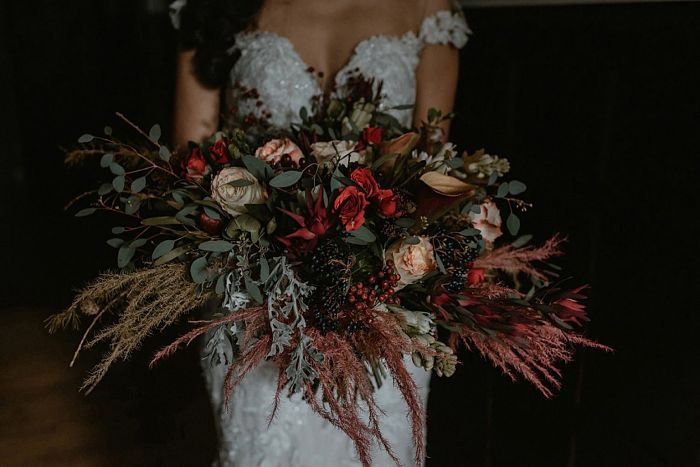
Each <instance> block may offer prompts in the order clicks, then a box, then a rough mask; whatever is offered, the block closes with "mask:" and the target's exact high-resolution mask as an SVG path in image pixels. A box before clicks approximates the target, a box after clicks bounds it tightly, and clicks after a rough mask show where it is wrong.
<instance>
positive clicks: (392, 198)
mask: <svg viewBox="0 0 700 467" xmlns="http://www.w3.org/2000/svg"><path fill="white" fill-rule="evenodd" d="M377 87H378V88H381V86H373V83H371V82H367V81H366V80H364V79H362V78H361V77H358V78H357V79H355V80H352V81H351V82H350V84H349V85H348V86H347V88H346V89H344V92H342V93H338V94H337V95H336V97H334V98H325V99H318V100H317V101H316V102H315V105H314V108H312V109H302V111H301V115H300V123H298V124H295V125H293V126H292V127H291V128H287V129H284V130H280V129H275V128H272V127H271V126H269V125H267V123H266V121H265V118H264V117H263V118H256V117H255V116H253V115H252V114H251V115H248V116H245V118H244V119H243V121H234V120H231V121H230V122H229V124H228V125H227V127H226V128H225V129H224V130H222V131H221V132H219V133H217V134H215V135H213V136H212V137H211V138H210V139H209V140H208V141H206V142H204V143H203V144H191V145H190V147H189V148H186V150H185V151H182V152H180V153H178V154H174V153H172V152H171V150H169V149H168V147H167V146H166V145H165V144H163V143H162V142H161V141H160V138H161V135H160V129H159V127H158V126H154V127H153V128H152V129H151V130H150V132H148V133H146V132H144V131H141V130H140V129H138V128H137V127H136V126H135V125H133V124H131V122H129V121H128V120H126V119H125V118H124V117H122V119H123V121H124V122H126V123H127V124H128V127H130V128H131V130H132V133H133V136H132V137H131V138H130V139H128V140H124V139H119V138H116V137H115V136H113V131H112V129H110V128H106V129H105V134H104V135H103V136H92V135H84V136H82V137H81V138H80V139H79V143H80V146H78V147H77V149H75V150H73V151H71V152H70V153H69V154H68V156H67V160H68V162H69V163H77V162H79V161H82V160H84V159H86V158H90V157H97V158H99V161H100V165H101V166H102V167H103V168H104V169H105V170H106V171H108V172H109V173H110V174H111V180H110V181H108V182H106V183H103V184H102V185H100V186H99V188H98V189H97V190H96V191H94V192H90V193H87V194H84V195H82V196H81V197H79V201H80V202H81V203H83V204H84V203H85V202H86V200H90V201H89V205H85V204H84V205H85V206H86V207H84V208H83V209H81V210H79V211H78V212H77V214H76V215H77V216H87V215H90V214H92V213H94V212H96V211H102V212H106V213H109V214H111V215H113V217H114V219H115V220H117V219H118V220H119V225H118V226H115V227H114V228H113V229H112V233H113V234H114V238H111V239H109V240H108V241H107V243H108V244H109V245H110V246H111V247H113V248H114V249H115V250H116V256H117V265H118V267H119V271H118V272H110V273H106V274H103V275H101V276H99V277H98V278H97V279H96V280H95V281H94V282H93V283H92V284H90V285H88V286H87V287H85V288H84V289H82V290H81V291H80V292H79V293H78V294H77V296H76V298H75V301H74V302H73V304H72V305H71V306H70V307H69V308H68V309H67V310H66V311H64V312H62V313H60V314H58V315H56V316H54V317H52V318H51V321H50V323H49V325H50V327H51V328H52V329H55V328H58V327H65V326H71V325H75V326H77V325H78V321H79V319H80V317H81V316H86V317H88V318H90V319H91V322H90V324H89V325H88V327H87V330H86V332H85V336H84V337H83V340H82V342H81V343H80V346H79V349H78V351H79V350H80V348H83V347H89V346H94V345H96V344H98V343H102V342H104V343H107V344H108V350H107V353H106V355H105V356H104V359H103V360H102V361H101V362H100V363H99V364H98V365H97V366H96V367H95V368H94V370H93V371H92V373H91V374H90V375H89V377H88V378H87V380H86V381H85V386H84V387H85V388H86V389H88V390H92V388H94V386H95V385H96V384H97V383H98V382H99V381H100V380H101V379H102V377H103V376H104V375H105V373H106V372H107V370H108V368H109V367H110V366H111V365H112V363H114V362H115V361H117V360H121V359H125V358H127V357H128V356H129V354H130V353H131V352H132V351H133V350H134V349H136V348H137V347H138V346H139V345H140V344H141V343H142V341H143V340H144V339H145V338H146V337H147V336H149V335H151V334H153V333H154V332H157V331H160V330H162V329H163V328H165V327H167V326H169V325H171V324H174V323H175V322H176V321H178V320H179V319H180V318H181V317H183V316H185V315H188V316H190V321H191V323H192V324H193V328H192V329H191V331H189V332H188V333H187V334H185V335H184V336H182V337H181V338H179V339H178V340H176V341H175V342H173V343H172V344H171V345H169V346H167V347H166V348H164V349H163V350H161V351H160V352H159V353H158V354H157V355H155V356H154V358H153V362H152V363H155V362H157V361H158V360H160V359H162V358H164V357H166V356H169V355H170V354H172V353H173V352H175V351H176V350H177V349H178V348H179V347H181V346H184V345H187V344H189V343H190V342H192V341H193V340H194V339H195V338H196V337H198V336H202V335H204V336H206V338H207V339H208V341H207V344H206V347H207V350H208V353H209V355H210V358H211V360H212V364H225V365H228V374H227V377H226V382H225V388H223V390H225V392H226V394H230V393H231V391H234V390H235V388H236V385H237V384H238V383H239V382H240V381H241V380H242V379H243V378H244V377H245V376H246V374H248V373H249V372H250V371H251V370H253V369H254V368H256V367H257V366H258V365H260V364H261V363H262V362H264V361H270V362H273V363H274V365H276V366H277V367H278V368H279V383H278V400H279V397H280V396H281V395H283V394H286V393H297V392H301V393H303V395H304V396H305V400H306V401H307V402H308V404H310V406H311V407H312V408H313V410H314V411H315V412H317V413H318V414H319V415H320V416H321V417H324V418H326V419H327V420H329V421H330V422H331V423H333V424H334V425H335V426H337V427H338V428H339V429H341V430H343V431H344V432H345V433H347V435H348V436H350V437H351V438H352V440H353V441H354V442H355V444H356V448H357V451H358V454H359V456H360V458H361V460H362V462H363V463H364V464H366V465H368V464H369V462H370V458H369V448H370V445H371V443H372V441H373V440H377V441H378V442H379V443H380V444H382V445H383V446H384V447H385V448H386V449H387V451H389V452H391V447H390V446H389V445H388V443H387V442H386V440H385V439H384V437H383V436H382V433H381V431H380V428H379V426H380V425H379V418H380V410H379V409H378V407H377V406H376V404H375V401H374V395H373V391H374V387H375V385H379V384H381V382H382V380H385V379H387V378H391V379H392V380H393V382H394V384H395V385H396V386H397V387H398V389H399V390H400V391H401V393H402V395H403V397H404V398H405V400H406V402H407V405H408V407H409V410H410V417H411V420H412V424H413V435H414V441H415V445H416V458H417V459H422V458H423V450H424V446H423V435H422V427H423V420H422V417H423V415H422V410H421V408H420V401H419V399H418V397H417V393H416V386H415V383H414V382H413V380H412V378H411V376H410V374H409V371H408V368H407V364H406V362H410V359H412V361H413V364H415V365H417V366H418V367H422V368H425V369H428V370H433V371H434V372H435V373H436V374H438V375H439V376H450V375H452V374H453V373H454V371H455V367H456V365H457V364H458V360H457V356H456V354H455V350H456V349H457V347H458V346H459V345H460V344H463V345H464V346H466V347H467V348H469V349H475V350H477V351H478V352H480V353H481V354H482V355H483V356H484V357H485V358H486V359H488V360H489V361H491V362H492V363H493V364H494V365H496V366H497V367H498V368H500V369H501V370H502V371H503V372H504V373H505V374H506V375H507V376H509V377H510V378H513V379H515V378H516V377H518V376H520V377H522V378H524V379H525V380H527V381H529V382H531V383H532V384H534V385H535V386H536V387H537V389H539V390H540V391H541V392H542V393H543V394H544V395H545V396H550V395H551V394H552V389H554V388H557V387H558V386H559V371H558V369H557V364H558V363H560V362H565V361H568V360H570V359H571V357H572V345H573V344H579V345H583V346H589V347H603V346H600V345H599V344H596V343H595V342H592V341H591V340H589V339H587V338H585V337H583V336H582V335H581V334H580V333H578V332H577V331H576V330H575V329H576V328H578V327H579V326H580V325H581V324H582V323H583V322H585V321H587V317H586V312H585V309H584V305H583V304H582V302H581V300H583V299H584V298H585V297H584V291H585V288H584V287H577V288H574V289H571V290H569V289H564V288H562V287H561V286H560V285H558V284H557V283H556V282H554V280H555V278H556V268H555V267H554V266H553V265H551V264H549V263H548V261H549V260H550V259H551V258H552V257H555V256H557V255H559V254H560V245H561V243H562V238H561V237H559V236H554V237H553V238H551V239H549V240H547V241H546V242H544V243H543V244H539V245H533V244H531V243H530V241H531V237H530V236H529V235H519V230H520V218H519V214H520V213H521V212H523V211H525V210H527V208H528V207H530V205H529V204H527V203H525V202H524V201H522V200H521V199H519V198H518V197H517V196H518V195H520V194H521V193H523V192H524V191H525V189H526V186H525V184H524V183H522V182H520V181H517V180H508V181H507V180H505V179H504V177H505V176H506V174H507V173H508V172H509V169H510V166H509V163H508V161H507V160H506V159H503V158H499V157H498V156H492V155H489V154H488V153H486V152H484V151H483V150H482V151H477V152H475V153H473V154H468V153H467V152H461V153H460V152H458V151H457V148H456V147H455V146H454V145H453V144H451V143H444V142H442V139H443V138H442V136H443V135H442V133H441V131H440V125H441V124H443V123H444V121H445V120H446V119H449V118H450V117H451V116H450V115H441V114H440V112H437V111H431V112H430V115H428V117H427V119H426V121H425V122H424V124H423V125H422V127H421V128H419V129H418V130H415V131H408V130H406V129H404V128H401V127H400V125H399V124H398V123H397V121H396V120H395V119H394V118H392V117H391V116H390V115H389V114H388V113H386V112H384V111H382V106H381V99H380V98H379V97H378V96H379V95H380V91H377V90H376V89H375V88H377ZM373 89H375V90H373ZM239 92H240V93H241V95H242V96H243V98H245V97H246V96H250V95H252V96H253V98H254V90H246V89H239ZM203 307H208V308H209V309H213V310H215V311H214V315H213V316H211V317H209V319H207V320H203V319H202V318H201V316H200V315H198V313H199V312H200V311H201V309H202V308H203ZM76 355H77V352H76ZM405 357H410V359H406V358H405ZM275 404H276V403H275Z"/></svg>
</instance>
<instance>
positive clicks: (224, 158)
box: [209, 138, 231, 165]
mask: <svg viewBox="0 0 700 467" xmlns="http://www.w3.org/2000/svg"><path fill="white" fill-rule="evenodd" d="M209 155H210V156H211V158H212V160H213V161H214V162H215V163H217V164H221V165H224V164H228V163H229V162H231V158H230V157H229V155H228V141H226V138H221V139H220V140H218V141H217V142H216V143H214V146H212V147H210V148H209Z"/></svg>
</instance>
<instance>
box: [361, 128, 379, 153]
mask: <svg viewBox="0 0 700 467" xmlns="http://www.w3.org/2000/svg"><path fill="white" fill-rule="evenodd" d="M382 138H384V130H383V129H382V128H376V127H372V126H370V127H367V128H365V129H364V130H363V131H362V136H360V141H359V143H360V145H361V147H360V149H364V148H365V147H366V146H367V145H369V144H378V143H381V142H382Z"/></svg>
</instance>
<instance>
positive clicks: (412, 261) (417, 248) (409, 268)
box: [386, 237, 437, 290]
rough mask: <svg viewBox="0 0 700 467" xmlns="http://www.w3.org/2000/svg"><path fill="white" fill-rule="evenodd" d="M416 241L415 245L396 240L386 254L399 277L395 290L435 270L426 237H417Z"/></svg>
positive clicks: (433, 257) (433, 256)
mask: <svg viewBox="0 0 700 467" xmlns="http://www.w3.org/2000/svg"><path fill="white" fill-rule="evenodd" d="M418 240H419V242H418V243H416V244H411V243H409V242H407V241H406V240H398V241H397V242H395V243H393V244H392V245H391V246H390V247H389V249H388V250H387V252H386V256H387V258H388V259H391V260H393V261H394V269H396V272H397V273H398V274H399V276H400V279H399V284H398V285H397V287H396V289H397V290H398V289H401V288H403V287H405V286H407V285H408V284H413V283H414V282H416V281H419V280H421V279H422V278H423V277H425V275H426V274H428V273H429V272H432V271H434V270H435V269H436V268H437V262H436V261H435V253H434V251H433V245H432V244H431V243H430V240H428V238H427V237H418Z"/></svg>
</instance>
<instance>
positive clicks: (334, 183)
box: [331, 167, 345, 191]
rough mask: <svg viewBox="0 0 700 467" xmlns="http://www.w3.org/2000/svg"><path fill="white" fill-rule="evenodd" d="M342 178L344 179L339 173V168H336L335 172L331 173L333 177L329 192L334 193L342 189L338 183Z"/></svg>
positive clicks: (341, 185)
mask: <svg viewBox="0 0 700 467" xmlns="http://www.w3.org/2000/svg"><path fill="white" fill-rule="evenodd" d="M343 177H345V175H344V174H343V172H341V171H340V168H338V167H336V168H335V172H333V177H332V178H331V191H336V190H339V189H340V188H342V187H343V184H342V183H341V182H340V179H341V178H343Z"/></svg>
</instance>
